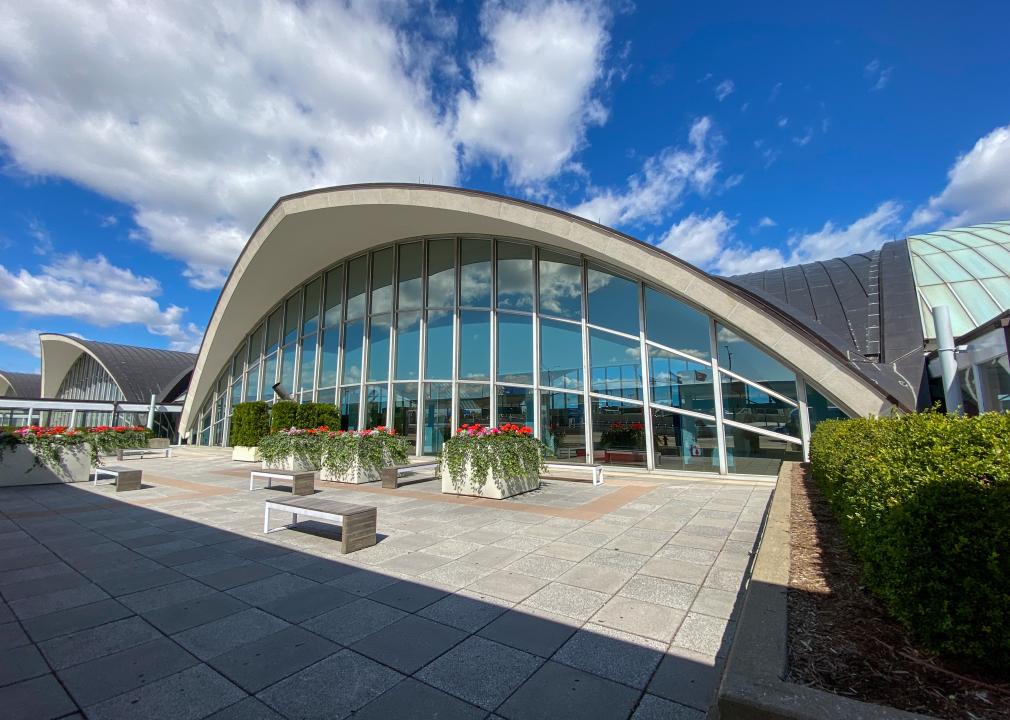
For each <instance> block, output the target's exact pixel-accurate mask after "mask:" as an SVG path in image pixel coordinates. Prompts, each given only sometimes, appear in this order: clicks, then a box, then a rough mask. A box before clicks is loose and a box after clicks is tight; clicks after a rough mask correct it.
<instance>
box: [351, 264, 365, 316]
mask: <svg viewBox="0 0 1010 720" xmlns="http://www.w3.org/2000/svg"><path fill="white" fill-rule="evenodd" d="M367 284H368V257H367V256H365V255H362V256H361V257H359V258H354V259H353V260H351V262H349V263H347V319H348V320H356V319H357V318H360V317H364V315H365V304H366V301H367V297H366V296H365V286H366V285H367Z"/></svg>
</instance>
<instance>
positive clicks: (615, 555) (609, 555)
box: [584, 548, 647, 572]
mask: <svg viewBox="0 0 1010 720" xmlns="http://www.w3.org/2000/svg"><path fill="white" fill-rule="evenodd" d="M646 559H647V558H646V557H645V556H644V555H638V554H636V553H630V552H621V551H620V550H612V549H610V548H601V549H599V550H597V551H596V552H594V553H593V554H592V555H590V556H589V557H587V558H586V559H585V561H584V562H587V563H589V564H591V565H603V566H605V567H611V568H618V569H619V570H630V571H632V572H636V571H637V570H638V569H639V568H641V567H642V565H644V564H645V561H646Z"/></svg>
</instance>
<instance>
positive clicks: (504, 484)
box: [441, 467, 540, 500]
mask: <svg viewBox="0 0 1010 720" xmlns="http://www.w3.org/2000/svg"><path fill="white" fill-rule="evenodd" d="M441 477H442V492H443V493H445V494H446V495H466V496H469V497H485V498H493V499H495V500H501V499H502V498H507V497H512V496H513V495H521V494H522V493H525V492H529V491H530V490H536V489H537V488H539V487H540V478H536V479H534V480H527V479H525V478H508V479H505V480H500V481H499V482H497V483H496V482H495V481H494V479H493V478H492V477H491V473H490V472H488V474H487V477H486V478H484V482H483V483H480V484H478V486H477V487H476V488H475V487H474V485H473V483H472V482H471V479H470V468H469V467H466V468H465V469H464V470H463V477H462V478H461V482H460V483H459V485H458V487H457V486H455V485H453V483H452V479H451V478H450V477H449V473H448V472H447V471H446V470H444V469H443V470H442V473H441ZM499 485H500V486H501V487H499Z"/></svg>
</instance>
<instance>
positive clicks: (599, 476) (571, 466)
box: [544, 462, 603, 485]
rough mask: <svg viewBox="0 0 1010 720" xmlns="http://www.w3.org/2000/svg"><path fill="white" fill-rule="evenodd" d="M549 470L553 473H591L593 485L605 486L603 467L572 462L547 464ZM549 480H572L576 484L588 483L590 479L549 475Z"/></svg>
mask: <svg viewBox="0 0 1010 720" xmlns="http://www.w3.org/2000/svg"><path fill="white" fill-rule="evenodd" d="M544 464H545V465H547V470H548V471H549V472H553V471H554V470H560V471H562V472H565V471H576V470H577V471H580V472H590V473H592V482H593V485H602V484H603V465H587V464H585V463H570V462H547V463H544ZM547 477H548V478H552V479H554V480H571V481H574V482H588V479H585V478H581V477H564V476H560V475H548V476H547Z"/></svg>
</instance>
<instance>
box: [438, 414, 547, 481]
mask: <svg viewBox="0 0 1010 720" xmlns="http://www.w3.org/2000/svg"><path fill="white" fill-rule="evenodd" d="M439 459H440V462H441V467H440V471H441V477H442V492H443V493H446V494H450V495H469V496H473V497H486V498H494V499H499V500H500V499H502V498H507V497H512V496H513V495H519V494H521V493H525V492H529V491H531V490H536V489H537V488H539V487H540V473H541V472H543V471H544V470H545V467H544V445H543V443H541V442H540V441H539V440H537V439H536V438H535V437H533V431H532V430H530V428H528V427H524V426H522V425H513V424H511V423H506V424H504V425H501V426H500V427H496V428H489V427H482V426H481V425H463V426H462V427H460V428H459V430H457V431H456V434H455V435H453V436H452V437H451V438H449V439H448V440H446V441H445V444H444V445H443V446H442V451H441V453H440V457H439Z"/></svg>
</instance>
